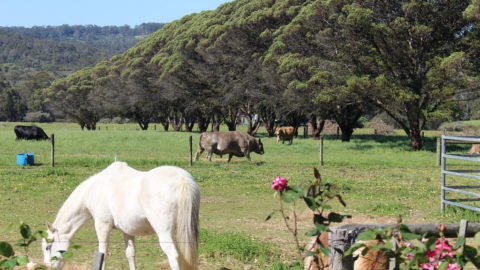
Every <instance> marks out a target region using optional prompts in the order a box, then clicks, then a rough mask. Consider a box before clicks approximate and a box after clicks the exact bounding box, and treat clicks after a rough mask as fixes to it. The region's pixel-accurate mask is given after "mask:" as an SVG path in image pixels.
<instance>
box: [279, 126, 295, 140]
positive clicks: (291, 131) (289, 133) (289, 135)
mask: <svg viewBox="0 0 480 270" xmlns="http://www.w3.org/2000/svg"><path fill="white" fill-rule="evenodd" d="M275 134H277V143H278V142H279V141H280V140H282V143H285V141H288V144H292V142H293V137H295V128H294V127H277V128H276V129H275Z"/></svg>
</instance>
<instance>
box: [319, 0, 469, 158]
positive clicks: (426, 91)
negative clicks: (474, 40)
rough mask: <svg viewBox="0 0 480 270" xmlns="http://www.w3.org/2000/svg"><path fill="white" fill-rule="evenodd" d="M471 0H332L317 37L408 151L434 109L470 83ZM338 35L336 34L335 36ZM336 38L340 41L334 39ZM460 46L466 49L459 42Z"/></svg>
mask: <svg viewBox="0 0 480 270" xmlns="http://www.w3.org/2000/svg"><path fill="white" fill-rule="evenodd" d="M468 4H469V1H465V0H463V1H462V0H452V1H436V0H429V1H418V0H410V1H399V0H398V1H386V0H384V1H352V2H349V3H345V2H344V1H330V2H329V5H328V7H327V8H328V9H327V10H328V13H327V14H328V15H327V16H324V17H323V19H324V20H327V21H328V22H329V24H331V25H332V27H330V28H325V29H323V30H322V31H321V32H320V36H319V38H320V39H321V40H326V41H327V42H326V44H328V43H330V44H331V45H332V46H333V47H334V48H335V50H337V53H336V54H335V58H336V61H338V62H341V63H343V64H345V65H346V66H349V67H350V69H351V71H352V72H351V75H350V76H349V77H348V80H347V82H348V84H347V87H348V88H349V89H350V91H351V93H352V94H354V95H357V96H358V97H360V98H362V99H363V100H364V101H366V102H368V103H370V104H372V105H375V106H377V107H379V108H381V109H383V110H384V111H385V112H386V113H387V114H388V115H389V116H391V117H392V118H393V119H395V121H396V122H397V123H398V124H399V125H400V126H401V127H402V128H403V130H404V131H405V132H406V134H407V136H408V137H409V138H410V140H411V145H412V149H413V150H420V149H421V148H422V147H423V145H422V138H421V131H422V130H423V129H424V128H425V125H426V123H427V121H428V119H429V117H430V115H431V114H432V113H434V112H435V111H436V110H437V108H439V106H442V104H445V103H448V102H451V101H452V99H453V98H454V97H455V96H456V94H457V93H458V90H459V89H466V88H468V87H469V85H470V84H471V82H472V79H473V78H472V77H471V76H469V75H470V74H469V70H468V64H467V63H468V58H467V55H466V52H465V51H462V50H461V48H462V42H463V39H464V38H465V37H466V36H468V32H472V31H477V29H476V27H477V26H476V24H473V22H474V21H473V20H469V19H465V18H464V17H463V15H462V14H463V12H464V11H465V9H466V8H467V6H468ZM339 37H340V38H339ZM338 41H341V42H338ZM463 48H465V47H463Z"/></svg>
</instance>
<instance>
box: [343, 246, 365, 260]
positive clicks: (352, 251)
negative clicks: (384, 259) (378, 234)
mask: <svg viewBox="0 0 480 270" xmlns="http://www.w3.org/2000/svg"><path fill="white" fill-rule="evenodd" d="M363 247H365V244H364V243H355V244H353V245H352V246H351V247H350V248H349V249H348V250H347V251H345V253H344V254H343V256H344V257H345V256H348V255H352V254H353V253H354V252H355V251H356V250H357V249H360V248H363Z"/></svg>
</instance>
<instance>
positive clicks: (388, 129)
mask: <svg viewBox="0 0 480 270" xmlns="http://www.w3.org/2000/svg"><path fill="white" fill-rule="evenodd" d="M367 126H368V127H369V128H371V129H372V132H371V134H380V135H388V134H395V130H394V129H393V127H392V126H390V125H387V124H386V123H385V122H384V121H383V120H382V119H381V118H380V117H374V118H373V119H372V121H370V122H369V123H368V125H367Z"/></svg>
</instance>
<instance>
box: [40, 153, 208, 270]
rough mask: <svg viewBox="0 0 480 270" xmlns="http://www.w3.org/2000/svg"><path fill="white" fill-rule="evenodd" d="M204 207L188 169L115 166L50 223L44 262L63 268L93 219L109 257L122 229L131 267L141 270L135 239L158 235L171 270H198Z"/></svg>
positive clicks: (83, 186) (73, 197) (93, 180)
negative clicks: (114, 238)
mask: <svg viewBox="0 0 480 270" xmlns="http://www.w3.org/2000/svg"><path fill="white" fill-rule="evenodd" d="M199 206H200V191H199V188H198V185H197V183H196V182H195V180H194V179H193V177H192V175H190V174H189V173H188V172H187V171H185V170H183V169H181V168H178V167H173V166H161V167H158V168H155V169H152V170H150V171H147V172H142V171H137V170H135V169H132V168H130V167H129V166H128V165H127V164H126V163H124V162H114V163H112V164H111V165H110V166H108V167H107V168H106V169H105V170H103V171H101V172H100V173H98V174H96V175H94V176H92V177H90V178H88V179H87V180H85V181H83V182H82V183H80V185H79V186H78V187H77V188H76V189H75V190H74V191H73V192H72V194H70V196H69V197H68V199H67V200H66V201H65V202H64V203H63V205H62V207H61V208H60V210H59V211H58V214H57V217H56V219H55V221H54V222H53V224H49V223H47V233H48V237H47V239H42V250H43V255H44V261H45V263H46V264H47V265H48V266H50V267H54V268H57V269H61V268H62V267H63V264H64V262H63V260H62V259H58V258H61V253H62V252H63V251H66V250H67V249H68V247H69V246H70V244H71V242H72V238H73V236H74V234H75V233H76V232H77V230H78V229H80V227H81V226H82V225H83V224H85V222H87V221H88V220H89V219H90V218H93V219H94V223H95V230H96V232H97V238H98V243H99V244H98V245H99V247H98V249H99V251H100V252H103V254H105V255H106V254H107V248H108V241H109V235H110V231H111V230H112V229H114V228H116V229H119V230H121V231H122V232H123V233H124V240H125V247H126V251H125V253H126V256H127V259H128V264H129V266H130V269H135V247H134V237H135V236H140V235H149V234H154V233H155V234H157V236H158V238H159V239H158V240H159V242H160V247H161V248H162V250H163V251H164V252H165V253H166V255H167V257H168V261H169V263H170V267H171V269H173V270H178V269H182V270H183V269H197V265H198V263H197V248H198V231H199V228H198V219H199V216H198V212H199ZM174 231H176V240H174V239H173V232H174ZM175 242H176V243H177V244H175ZM177 248H178V251H177ZM55 257H56V258H55ZM102 269H105V263H104V264H103V266H102Z"/></svg>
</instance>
